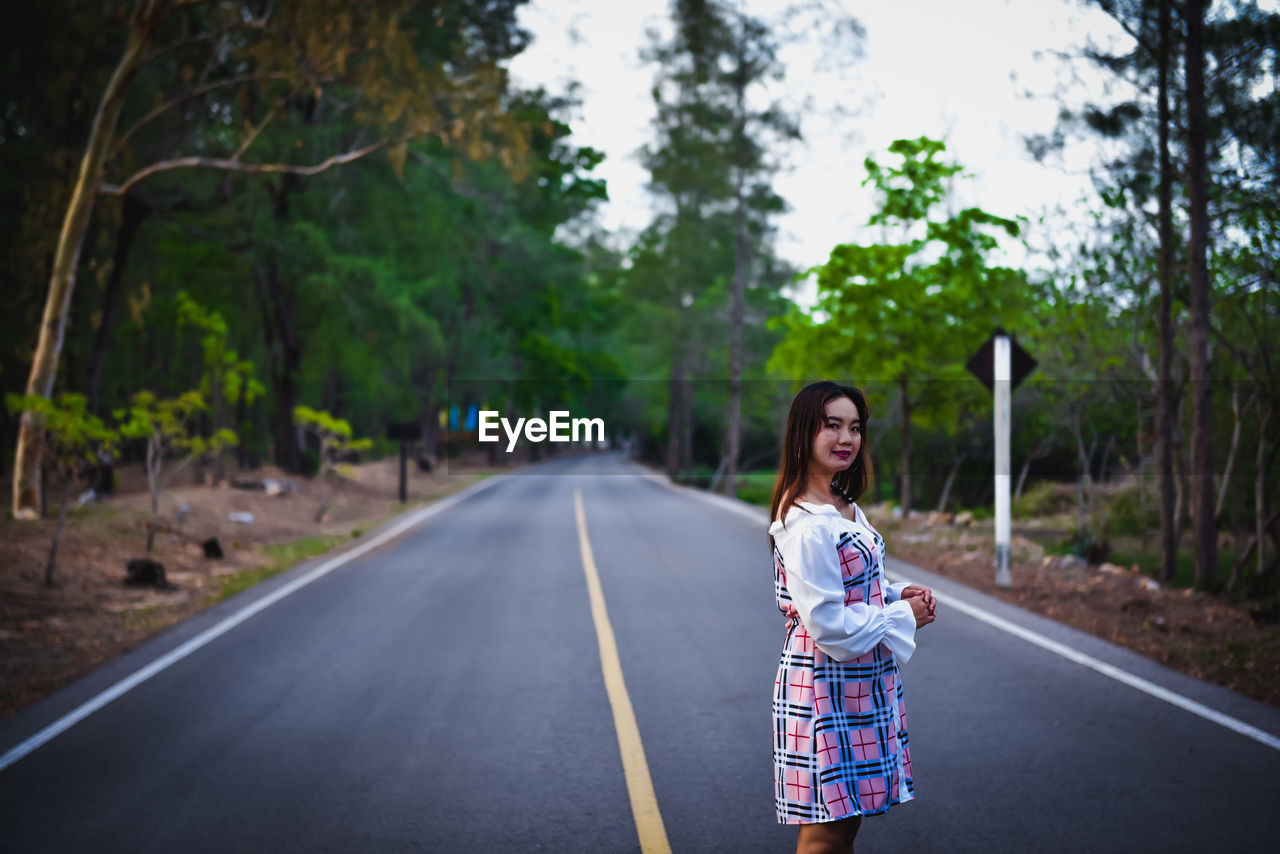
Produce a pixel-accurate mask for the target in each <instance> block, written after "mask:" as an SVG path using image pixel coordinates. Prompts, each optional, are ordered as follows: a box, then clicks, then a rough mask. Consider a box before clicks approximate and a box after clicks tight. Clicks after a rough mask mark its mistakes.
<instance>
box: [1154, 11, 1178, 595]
mask: <svg viewBox="0 0 1280 854" xmlns="http://www.w3.org/2000/svg"><path fill="white" fill-rule="evenodd" d="M1170 29H1171V25H1170V0H1160V50H1159V57H1158V61H1159V65H1160V72H1159V73H1160V85H1159V101H1160V142H1159V145H1160V348H1159V362H1160V367H1159V382H1157V384H1156V457H1157V460H1156V466H1157V469H1158V475H1157V483H1158V484H1159V490H1160V495H1159V502H1160V582H1161V583H1162V584H1168V583H1169V582H1171V581H1173V576H1174V571H1175V569H1176V568H1177V557H1178V534H1177V531H1178V520H1177V517H1176V516H1175V515H1174V491H1175V489H1176V487H1175V485H1174V479H1173V388H1172V377H1171V374H1172V373H1173V249H1174V247H1173V201H1172V199H1173V165H1172V163H1171V161H1170V157H1169V126H1170V118H1169V52H1170V51H1171V50H1172V49H1173V45H1172V39H1171V37H1170V35H1169V33H1170Z"/></svg>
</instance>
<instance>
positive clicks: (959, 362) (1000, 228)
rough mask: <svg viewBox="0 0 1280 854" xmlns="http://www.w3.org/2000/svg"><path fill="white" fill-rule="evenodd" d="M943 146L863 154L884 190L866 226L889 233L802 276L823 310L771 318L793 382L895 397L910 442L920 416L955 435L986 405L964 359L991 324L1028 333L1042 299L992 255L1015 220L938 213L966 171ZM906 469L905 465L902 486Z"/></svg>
mask: <svg viewBox="0 0 1280 854" xmlns="http://www.w3.org/2000/svg"><path fill="white" fill-rule="evenodd" d="M945 150H946V146H945V144H944V143H942V142H941V141H938V140H932V139H928V138H927V137H921V138H919V139H900V140H897V141H895V142H894V143H893V144H892V145H890V147H889V151H890V153H891V154H893V155H895V156H896V157H897V158H899V160H898V162H897V163H896V164H895V165H893V166H892V167H887V166H884V165H882V164H881V163H879V162H878V161H877V160H876V159H874V158H872V157H868V158H867V159H866V164H865V165H866V169H867V175H868V177H867V179H866V181H864V182H863V183H864V185H866V184H873V185H874V186H875V188H876V190H877V193H878V195H879V197H880V209H879V211H878V212H877V213H876V214H875V215H873V216H872V217H871V219H870V221H869V223H868V225H869V226H872V227H879V228H880V230H881V233H882V234H884V235H885V237H886V240H885V241H884V242H880V243H873V244H855V243H849V244H842V245H839V246H836V247H835V248H834V249H832V250H831V257H830V259H829V260H828V261H827V262H826V263H825V264H823V265H821V266H818V267H815V268H813V269H811V270H809V271H808V272H807V273H806V274H805V275H806V276H812V277H814V278H815V279H816V282H817V289H818V302H817V305H816V306H815V308H814V309H813V310H812V311H805V310H802V309H801V308H799V307H798V306H793V307H792V308H791V309H789V311H788V312H787V314H786V315H785V316H784V317H782V318H780V319H779V320H778V321H776V323H775V324H774V326H775V328H779V329H782V330H783V331H784V333H785V334H784V338H783V340H782V342H781V343H780V344H779V345H778V346H777V348H776V349H775V350H774V352H773V355H772V356H771V357H770V360H769V366H770V368H771V369H774V370H777V371H780V372H782V373H785V374H787V375H789V376H792V377H803V376H819V375H822V376H832V377H844V378H848V377H856V378H857V379H856V380H854V382H855V383H856V384H858V385H862V386H866V387H867V389H866V390H868V391H869V392H870V396H871V402H872V408H873V410H880V411H883V410H886V409H888V408H889V406H888V402H889V396H890V395H893V394H895V393H896V394H897V396H898V397H899V413H900V415H901V419H902V420H901V427H902V431H903V432H902V436H903V440H902V441H903V445H904V446H906V443H907V441H908V436H909V430H910V428H911V426H912V423H913V422H915V423H918V424H920V425H922V426H925V427H936V428H941V429H944V430H948V429H952V427H951V425H955V424H957V422H958V421H959V419H960V415H961V413H962V412H965V413H972V412H974V411H975V410H976V411H981V410H982V409H984V408H985V407H986V405H987V402H986V400H985V396H984V392H983V390H982V388H981V386H980V385H979V384H978V383H976V382H974V381H972V379H971V378H970V377H969V376H968V374H967V372H966V370H965V367H964V363H965V361H966V360H967V358H968V357H969V355H971V354H972V353H973V352H974V351H976V350H977V349H978V346H979V345H980V344H981V343H982V341H983V340H984V339H985V338H986V337H987V336H988V335H989V334H990V332H991V330H992V329H993V328H994V327H996V326H1003V327H1005V328H1007V329H1014V330H1016V329H1020V328H1027V327H1028V326H1029V324H1030V320H1029V311H1030V308H1031V306H1032V305H1033V298H1034V295H1035V289H1034V288H1033V286H1032V284H1031V282H1030V281H1029V279H1028V277H1027V274H1026V273H1025V272H1023V271H1021V270H1016V269H1012V268H1008V267H1001V266H996V265H990V264H989V263H988V261H987V257H988V255H990V254H991V253H992V252H993V251H994V250H995V249H997V248H998V246H999V240H998V235H1000V234H1003V235H1005V236H1007V237H1017V236H1018V235H1019V233H1020V226H1019V224H1018V222H1017V221H1015V220H1011V219H1005V218H1003V217H998V216H995V215H993V214H990V213H987V212H986V211H983V210H981V209H979V208H968V209H965V210H962V211H960V212H959V213H955V214H952V215H949V216H945V217H944V216H939V215H938V213H937V210H938V209H939V208H940V207H941V205H942V202H943V201H944V200H945V198H946V182H947V180H948V179H950V178H952V177H953V176H955V175H957V174H959V173H960V171H961V167H959V166H958V165H956V164H954V163H944V162H942V161H941V160H939V156H940V155H941V154H942V153H943V152H944V151H945ZM891 235H893V236H896V237H897V238H898V239H897V241H896V242H889V240H888V239H887V238H888V237H890V236H891ZM877 381H879V382H877ZM909 472H910V469H909V467H908V463H907V461H905V460H904V468H903V471H902V474H903V477H904V484H905V482H906V481H905V479H906V478H907V477H909ZM904 492H907V488H906V487H905V486H904ZM908 494H909V493H908ZM904 500H908V501H909V499H904Z"/></svg>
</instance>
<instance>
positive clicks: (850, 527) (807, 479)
mask: <svg viewBox="0 0 1280 854" xmlns="http://www.w3.org/2000/svg"><path fill="white" fill-rule="evenodd" d="M867 419H868V412H867V401H866V398H865V397H863V395H862V392H860V391H859V390H857V389H855V388H851V387H848V386H841V385H837V384H836V383H833V382H818V383H814V384H812V385H810V386H808V387H806V388H804V389H803V390H801V392H800V393H799V394H798V395H796V398H795V400H794V401H792V403H791V412H790V414H789V415H788V416H787V428H786V435H785V437H784V439H783V458H782V465H781V466H780V471H779V473H778V481H777V484H776V485H775V487H774V491H773V507H772V514H771V518H772V519H773V520H774V521H773V524H772V525H770V526H769V537H770V542H771V545H772V546H773V555H774V589H775V592H776V594H777V599H778V608H779V610H781V611H782V612H783V613H785V614H787V616H788V617H790V618H791V619H790V620H789V622H788V623H787V634H786V640H785V642H784V643H783V647H782V658H781V661H780V663H779V665H778V678H777V680H776V683H775V686H774V695H773V762H774V772H775V774H774V776H775V784H776V793H775V794H776V802H777V812H778V821H779V823H782V824H798V825H799V840H798V842H797V845H796V851H797V854H802V853H803V854H816V852H837V851H839V852H851V851H852V850H853V840H854V837H855V836H856V835H857V832H858V827H859V825H860V824H861V822H862V816H864V815H873V814H875V813H882V812H887V811H888V809H889V807H890V806H892V805H893V804H897V803H902V802H905V801H909V800H911V798H912V797H913V796H914V794H915V790H914V788H913V786H912V780H911V754H910V751H909V750H908V746H907V718H906V709H905V707H904V705H903V698H902V684H901V682H900V681H899V672H898V665H899V664H901V663H903V662H905V661H906V660H907V659H908V658H910V656H911V653H912V651H913V650H914V649H915V632H916V629H918V628H920V627H922V626H925V625H928V624H929V623H931V622H933V620H934V616H935V608H936V606H935V603H934V598H933V592H932V591H930V590H929V589H928V588H926V587H920V586H918V585H907V584H887V583H886V582H885V579H884V540H883V539H881V537H880V535H879V534H878V533H877V532H876V530H875V529H874V528H872V527H871V524H870V523H869V522H868V521H867V517H866V515H864V514H863V512H862V510H861V509H860V508H859V507H858V505H857V504H856V503H855V502H856V501H857V499H858V498H860V497H861V496H862V494H863V492H864V491H865V490H866V488H867V484H868V481H869V479H870V476H871V471H870V454H869V449H868V448H867V445H866V443H865V442H864V441H863V439H862V436H863V431H864V430H865V428H866V425H867Z"/></svg>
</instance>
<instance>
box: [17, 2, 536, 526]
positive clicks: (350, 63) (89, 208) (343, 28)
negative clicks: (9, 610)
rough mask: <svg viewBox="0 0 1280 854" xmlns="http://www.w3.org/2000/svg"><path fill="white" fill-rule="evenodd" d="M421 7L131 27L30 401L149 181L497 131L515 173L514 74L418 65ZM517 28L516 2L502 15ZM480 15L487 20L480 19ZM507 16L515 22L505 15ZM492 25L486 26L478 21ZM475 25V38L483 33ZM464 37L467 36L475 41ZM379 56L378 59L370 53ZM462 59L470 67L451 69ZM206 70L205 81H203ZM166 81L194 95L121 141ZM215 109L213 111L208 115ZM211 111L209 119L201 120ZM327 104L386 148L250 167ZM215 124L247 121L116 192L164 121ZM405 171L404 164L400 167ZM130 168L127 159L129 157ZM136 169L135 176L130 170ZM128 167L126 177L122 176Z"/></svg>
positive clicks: (66, 248) (151, 14) (34, 463)
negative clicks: (92, 276)
mask: <svg viewBox="0 0 1280 854" xmlns="http://www.w3.org/2000/svg"><path fill="white" fill-rule="evenodd" d="M415 5H416V4H413V3H412V2H410V0H379V2H376V3H367V4H363V5H362V6H361V8H360V14H358V15H356V14H353V13H352V10H351V8H350V6H349V4H346V3H342V2H338V0H323V2H287V3H283V4H281V5H279V6H277V7H273V8H271V9H270V11H269V12H264V11H262V9H260V8H259V5H258V4H256V3H249V2H243V3H239V2H238V3H225V4H212V3H204V2H201V0H138V2H137V3H136V5H135V6H134V9H133V13H132V15H131V16H130V18H129V23H128V36H127V40H126V44H125V48H124V51H123V53H122V54H121V56H120V59H119V61H118V63H117V64H116V66H115V70H114V72H113V73H112V75H111V78H110V80H109V81H108V82H107V84H106V87H105V89H104V91H103V93H102V97H101V99H100V101H99V106H98V111H97V114H96V115H95V117H94V120H93V124H92V127H91V129H90V130H89V132H88V136H87V139H86V142H85V145H84V151H83V155H82V156H81V158H80V166H79V173H78V177H77V179H76V182H75V185H74V189H73V190H72V193H71V196H70V199H69V201H68V203H67V206H66V212H65V216H64V218H63V222H62V227H61V231H60V235H59V238H58V242H57V247H56V249H55V251H54V255H53V263H52V272H51V274H50V279H49V289H48V294H47V297H46V301H45V309H44V314H43V319H42V321H41V327H40V334H39V339H38V341H37V344H36V349H35V353H34V356H33V359H32V364H31V371H30V375H29V377H28V381H27V392H28V394H35V395H46V396H47V395H48V394H49V392H50V391H51V389H52V387H53V383H54V379H55V376H56V373H57V365H58V357H59V353H60V351H61V348H62V340H63V335H64V331H65V328H66V322H67V314H68V311H69V308H70V304H71V297H72V293H73V290H74V286H75V279H76V267H77V261H78V259H79V256H80V251H81V247H82V245H83V242H84V237H85V232H86V229H87V227H88V224H89V220H90V215H91V214H92V212H93V209H94V204H95V200H96V198H97V196H98V195H99V194H103V193H107V194H115V195H124V194H126V193H128V192H129V190H130V189H132V188H133V187H135V186H136V185H137V184H138V183H139V182H141V181H143V180H147V179H150V178H151V177H152V176H155V175H160V174H164V173H168V172H172V171H174V170H182V169H191V168H212V169H219V170H224V171H228V172H243V173H257V174H286V175H295V176H297V175H315V174H318V173H320V172H323V171H325V170H327V169H329V168H331V167H333V166H336V165H339V164H342V163H348V162H351V161H353V160H357V159H360V158H362V157H365V156H367V155H369V154H371V153H373V152H375V151H379V150H382V149H390V150H391V151H392V152H393V153H396V152H403V150H404V149H403V148H402V147H401V146H404V145H406V144H407V142H408V141H409V140H410V139H414V138H418V137H422V136H426V135H437V136H440V137H442V138H446V139H449V140H451V141H456V142H459V143H461V144H462V145H463V146H464V147H466V148H469V149H470V150H472V151H473V152H475V153H476V154H477V155H483V154H484V153H485V152H486V151H487V150H492V142H491V141H489V140H486V139H484V138H483V135H482V134H481V132H480V130H481V125H485V124H492V123H493V122H494V120H495V119H496V120H498V121H499V122H501V123H503V124H504V126H505V127H506V129H507V130H508V131H509V132H510V133H509V136H508V138H509V139H510V140H511V147H510V149H509V150H507V153H506V155H505V159H506V160H507V161H508V162H513V163H514V162H516V161H518V159H519V152H520V150H521V148H522V146H521V137H520V134H519V132H518V129H517V128H516V127H515V125H514V124H513V123H510V122H503V121H502V117H503V111H502V109H501V101H500V96H501V86H502V75H501V73H500V72H498V71H497V70H496V69H495V68H494V66H493V64H492V63H491V62H489V61H488V60H487V57H486V56H485V51H484V49H483V48H482V49H479V50H475V51H468V50H465V49H464V50H461V51H457V52H453V53H450V52H448V51H442V52H441V55H434V56H431V62H430V64H427V65H423V64H421V63H420V62H419V59H420V53H419V52H418V51H416V50H415V49H414V45H413V43H412V32H411V30H410V29H409V28H408V27H406V26H404V23H405V21H406V19H407V18H409V17H410V13H411V12H413V11H414V9H415ZM485 5H486V8H478V7H476V6H465V7H460V6H453V5H448V4H445V5H441V6H439V7H434V8H432V9H431V10H430V11H429V12H428V13H427V16H426V17H427V20H429V21H430V22H431V23H432V24H433V25H436V26H437V27H438V28H439V29H441V30H442V31H443V32H446V33H448V34H449V36H450V37H452V38H456V39H458V40H460V41H462V42H463V43H467V42H468V41H474V42H481V43H483V42H484V40H485V39H486V38H488V37H490V36H491V35H492V34H493V29H494V28H493V26H492V25H488V24H486V23H485V22H484V21H483V14H484V13H485V12H487V11H491V10H489V9H487V4H485ZM492 5H494V6H497V7H499V9H498V11H499V12H505V13H506V15H507V16H509V14H510V11H511V8H512V6H513V3H511V2H506V0H498V2H495V3H494V4H492ZM473 16H475V17H474V18H473ZM498 17H502V16H501V15H500V16H498ZM477 19H479V20H477ZM473 24H474V25H475V26H473ZM463 34H465V35H463ZM371 45H376V46H377V49H376V50H374V49H370V46H371ZM450 60H461V61H455V62H450ZM197 67H202V68H203V69H204V70H203V71H196V70H195V69H196V68H197ZM151 73H154V74H157V75H158V76H159V77H160V78H161V79H163V80H165V81H166V82H171V81H182V82H183V86H182V91H181V92H180V93H179V94H178V95H176V96H174V97H169V98H160V99H158V103H156V104H155V105H154V106H151V107H150V108H144V107H139V108H137V109H136V112H137V113H138V114H139V115H138V116H137V118H136V120H135V121H134V122H133V123H132V124H131V125H130V126H129V127H128V128H126V130H125V131H123V132H122V133H119V132H118V131H117V126H118V124H119V121H120V118H121V116H122V114H123V113H124V112H125V107H126V102H127V99H128V96H129V95H130V94H131V92H132V91H133V89H135V88H136V86H135V84H136V81H137V80H138V79H139V78H140V77H142V76H145V75H146V74H151ZM211 104H212V105H215V106H216V109H214V110H209V109H208V106H209V105H211ZM201 105H204V106H205V107H206V109H205V111H204V112H203V114H202V113H200V112H198V111H196V110H195V108H197V107H199V106H201ZM319 105H324V106H325V107H327V108H328V109H332V110H335V111H340V112H341V111H349V112H351V114H352V115H353V118H354V121H355V123H356V124H357V125H359V126H360V128H361V129H364V130H366V131H367V130H368V129H372V130H373V131H374V139H373V141H369V140H368V138H367V136H366V137H364V138H361V136H360V135H357V136H356V138H355V140H353V141H351V142H350V143H349V144H348V145H345V146H342V147H341V148H340V149H339V151H338V152H337V153H331V154H329V156H327V157H323V158H322V159H319V160H316V161H313V162H307V163H300V162H296V161H290V160H281V161H278V162H251V161H249V160H248V159H247V157H246V155H247V154H248V153H249V151H250V150H251V149H252V148H253V147H254V145H255V143H256V142H258V140H259V139H260V138H261V137H262V136H263V132H264V130H265V129H266V128H268V126H270V125H271V124H272V123H273V122H274V123H279V122H282V121H283V120H284V119H287V118H288V117H289V116H291V115H293V116H296V115H298V114H299V113H305V112H308V111H311V112H314V110H315V109H317V107H318V106H319ZM210 112H213V113H222V114H225V115H228V116H231V115H234V116H235V117H236V118H237V119H239V120H240V121H238V122H236V123H235V124H233V125H232V126H233V127H240V128H241V130H240V131H239V132H235V133H230V134H228V133H226V132H223V131H220V132H219V133H220V135H221V137H222V138H221V139H209V140H206V141H205V142H206V144H207V145H208V146H209V148H210V149H212V150H213V152H215V153H211V154H199V155H187V156H171V155H168V154H166V155H161V156H160V157H158V158H157V159H155V160H153V161H151V162H149V163H146V164H145V165H143V166H141V167H140V168H125V169H121V170H120V171H121V172H122V173H123V177H121V178H120V179H119V181H118V182H117V183H109V182H108V181H107V175H108V167H109V166H110V165H111V164H110V161H111V159H112V157H113V155H118V154H119V153H120V152H121V151H123V150H125V149H126V148H131V146H130V145H129V144H130V143H131V142H132V141H133V140H134V138H135V136H137V135H138V134H139V133H140V132H142V131H144V130H149V128H148V126H149V125H151V124H152V123H153V122H155V121H156V120H158V119H161V118H165V119H174V118H176V119H177V120H178V122H179V123H182V122H187V121H188V120H193V119H195V117H197V116H200V115H204V116H208V115H209V114H210ZM397 156H398V157H400V158H401V159H402V158H403V154H402V153H400V154H398V155H397ZM121 160H123V158H121ZM121 165H123V166H126V167H128V166H130V165H131V164H127V163H125V164H121ZM117 168H119V167H117ZM39 437H40V431H39V425H38V416H36V415H35V414H33V413H24V414H23V416H22V421H21V428H20V432H19V437H18V446H17V453H16V459H15V476H14V493H13V512H14V516H15V517H17V518H32V517H33V516H34V509H33V508H34V507H35V506H36V502H37V499H38V491H39V469H40V455H41V447H40V444H39Z"/></svg>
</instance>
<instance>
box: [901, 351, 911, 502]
mask: <svg viewBox="0 0 1280 854" xmlns="http://www.w3.org/2000/svg"><path fill="white" fill-rule="evenodd" d="M898 399H899V401H900V402H901V404H902V463H901V464H902V472H901V474H900V478H901V481H900V482H901V483H902V518H904V519H905V518H907V516H908V515H909V514H910V513H911V398H910V397H908V396H907V378H906V376H905V375H903V376H900V377H898Z"/></svg>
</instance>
